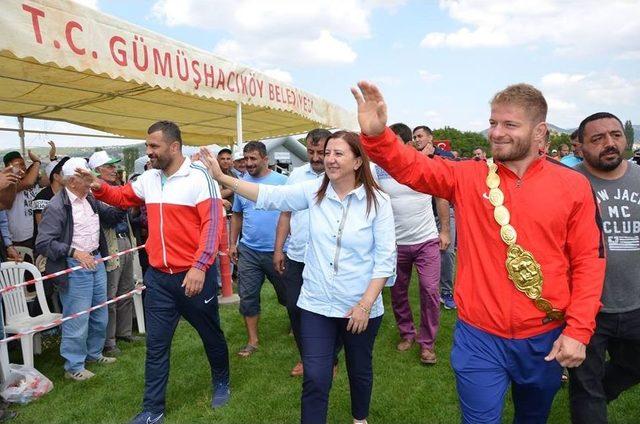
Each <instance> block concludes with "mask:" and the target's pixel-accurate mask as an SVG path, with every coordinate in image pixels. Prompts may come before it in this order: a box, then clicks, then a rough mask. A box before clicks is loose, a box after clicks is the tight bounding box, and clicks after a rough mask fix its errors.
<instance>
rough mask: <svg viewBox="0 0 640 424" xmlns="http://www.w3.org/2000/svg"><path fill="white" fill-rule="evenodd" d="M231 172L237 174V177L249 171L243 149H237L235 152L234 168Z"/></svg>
mask: <svg viewBox="0 0 640 424" xmlns="http://www.w3.org/2000/svg"><path fill="white" fill-rule="evenodd" d="M231 172H233V173H234V174H236V177H238V178H242V177H244V174H246V172H247V163H246V162H245V160H244V153H243V152H242V150H237V151H235V152H234V153H233V168H231Z"/></svg>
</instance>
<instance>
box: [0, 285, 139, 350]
mask: <svg viewBox="0 0 640 424" xmlns="http://www.w3.org/2000/svg"><path fill="white" fill-rule="evenodd" d="M144 289H146V287H145V286H140V287H136V288H135V289H133V290H131V291H130V292H127V293H125V294H122V295H120V296H117V297H114V298H113V299H111V300H107V301H106V302H102V303H100V304H98V305H95V306H92V307H90V308H89V309H85V310H84V311H80V312H76V313H75V314H71V315H68V316H66V317H63V318H59V319H57V320H54V321H52V322H50V323H48V324H42V325H36V326H35V327H32V328H30V329H29V330H27V331H22V332H20V333H16V334H14V335H13V336H11V337H5V338H4V339H1V340H0V343H8V342H10V341H12V340H18V339H19V338H21V337H24V336H26V335H28V334H33V333H38V332H40V331H44V330H48V329H49V328H53V327H56V326H58V325H60V324H62V323H63V322H65V321H69V320H71V319H74V318H78V317H79V316H81V315H86V314H88V313H90V312H92V311H95V310H96V309H100V308H104V307H105V306H107V305H110V304H112V303H115V302H118V301H120V300H122V299H126V298H127V297H131V296H133V295H134V294H140V293H142V290H144Z"/></svg>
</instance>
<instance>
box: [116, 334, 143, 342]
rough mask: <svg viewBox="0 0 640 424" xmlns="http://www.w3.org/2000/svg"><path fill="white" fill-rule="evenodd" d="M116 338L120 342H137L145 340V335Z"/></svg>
mask: <svg viewBox="0 0 640 424" xmlns="http://www.w3.org/2000/svg"><path fill="white" fill-rule="evenodd" d="M116 340H118V341H119V342H125V343H137V342H142V341H144V337H142V336H134V335H131V336H122V337H116Z"/></svg>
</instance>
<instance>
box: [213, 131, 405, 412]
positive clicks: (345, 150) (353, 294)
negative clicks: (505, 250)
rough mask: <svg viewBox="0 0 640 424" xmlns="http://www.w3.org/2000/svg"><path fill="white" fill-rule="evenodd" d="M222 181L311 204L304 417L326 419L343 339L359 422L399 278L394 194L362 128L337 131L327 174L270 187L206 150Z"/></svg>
mask: <svg viewBox="0 0 640 424" xmlns="http://www.w3.org/2000/svg"><path fill="white" fill-rule="evenodd" d="M202 152H203V161H204V162H205V163H206V164H207V167H208V168H209V172H210V173H211V174H212V176H213V177H214V178H215V179H216V180H217V181H218V182H219V183H221V184H223V185H225V186H227V187H231V188H232V189H233V190H234V191H236V192H238V193H240V194H241V195H242V196H244V197H246V198H248V199H252V200H255V201H256V207H257V208H264V209H279V210H294V211H298V210H304V209H309V222H313V225H311V226H310V232H309V244H308V246H307V250H306V253H305V257H304V259H305V260H304V262H305V268H304V272H303V274H302V278H303V284H302V289H301V292H300V297H299V299H298V306H299V307H300V308H301V309H302V313H301V330H300V333H301V339H302V354H303V357H302V359H303V364H304V381H303V385H302V387H303V389H302V390H303V391H302V402H301V404H302V405H301V406H302V411H301V414H302V417H301V421H302V422H303V423H325V422H326V420H327V409H328V403H329V391H330V389H331V380H332V368H333V361H334V353H335V347H336V345H337V343H338V342H339V341H342V342H343V344H344V350H345V358H346V364H347V374H348V376H349V386H350V390H351V414H352V416H353V421H354V423H364V422H366V418H367V416H368V414H369V404H370V402H371V390H372V387H373V369H372V357H373V345H374V341H375V337H376V335H377V332H378V329H379V328H380V323H381V321H382V314H383V312H384V309H383V305H382V296H381V291H382V288H383V287H384V286H385V284H387V283H389V282H390V283H391V284H392V281H393V278H392V277H393V276H394V274H395V264H396V240H395V227H394V222H393V212H392V209H391V202H390V200H389V197H388V196H387V195H386V194H384V193H383V192H382V191H381V189H380V187H379V186H378V185H377V183H376V182H375V180H374V179H373V176H372V174H371V168H370V166H369V160H368V158H367V156H366V154H365V153H364V151H363V150H362V147H361V145H360V140H359V138H358V135H357V134H355V133H352V132H347V131H338V132H336V133H335V134H333V135H332V136H331V137H329V138H328V139H327V142H326V145H325V157H324V165H325V177H324V178H322V179H321V180H315V181H306V182H303V183H301V184H295V185H283V186H266V185H262V184H260V185H257V184H251V183H249V182H247V181H239V180H235V179H233V178H231V177H228V176H226V175H224V174H223V173H222V172H221V171H220V168H219V166H218V165H217V161H216V160H215V158H213V157H212V156H211V154H209V153H208V152H207V151H205V150H203V151H202Z"/></svg>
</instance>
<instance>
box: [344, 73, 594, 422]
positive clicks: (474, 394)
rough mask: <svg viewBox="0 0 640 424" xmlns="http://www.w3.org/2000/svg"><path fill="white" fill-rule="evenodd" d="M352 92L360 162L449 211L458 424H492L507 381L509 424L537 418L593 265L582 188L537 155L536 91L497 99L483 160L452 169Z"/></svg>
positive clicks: (573, 175)
mask: <svg viewBox="0 0 640 424" xmlns="http://www.w3.org/2000/svg"><path fill="white" fill-rule="evenodd" d="M358 86H359V90H356V89H353V90H352V92H353V94H354V97H355V98H356V101H357V103H358V120H359V122H360V127H361V130H362V136H361V141H362V143H363V145H364V148H365V150H366V151H367V153H368V154H369V156H370V157H371V160H372V161H373V162H375V163H377V164H378V165H379V166H381V167H382V168H384V169H385V170H386V171H387V172H388V173H389V174H390V175H391V176H392V177H393V178H395V179H396V180H397V181H398V182H399V183H401V184H405V185H407V186H409V187H411V188H412V189H414V190H417V191H421V192H424V193H429V194H431V195H433V196H437V197H441V198H444V199H447V200H449V201H450V202H452V203H453V204H454V205H455V214H456V216H455V218H456V224H457V226H458V272H457V275H456V290H455V301H456V303H457V305H458V311H459V321H458V323H457V324H456V331H455V335H454V346H453V350H452V352H451V364H452V367H453V369H454V371H455V374H456V383H457V388H458V395H459V398H460V407H461V410H462V416H463V421H464V422H465V423H499V422H501V415H502V408H503V403H504V397H505V394H506V390H507V388H508V386H509V384H511V386H512V395H513V400H514V406H515V422H517V423H523V422H527V423H544V422H546V419H547V417H548V414H549V410H550V408H551V404H552V401H553V397H554V396H555V393H556V392H557V390H558V389H559V386H560V376H561V373H562V367H563V366H564V367H569V368H571V367H576V366H578V365H580V364H581V363H582V361H583V360H584V358H585V346H586V344H587V343H588V342H589V339H590V337H591V335H592V334H593V331H594V328H595V316H596V313H597V312H598V309H599V308H600V294H601V291H602V285H603V280H604V270H605V259H604V246H603V240H602V234H601V228H600V226H601V225H600V223H601V221H600V217H599V214H598V209H597V206H596V202H595V200H594V196H593V193H592V190H591V187H590V185H589V182H588V181H587V179H586V178H585V177H584V176H582V175H580V174H579V173H577V172H575V171H573V170H571V169H570V168H567V167H565V166H562V165H560V164H558V163H557V162H554V161H550V160H548V159H546V157H544V156H540V155H539V153H538V151H539V145H540V144H541V143H542V142H543V141H544V136H545V134H546V131H547V125H546V123H545V119H546V113H547V104H546V101H545V99H544V97H543V96H542V93H540V91H538V90H537V89H535V88H534V87H532V86H530V85H527V84H517V85H513V86H510V87H507V88H506V89H505V90H503V91H501V92H499V93H497V94H496V95H495V96H494V98H493V100H492V102H491V117H490V119H489V123H490V128H489V141H490V143H491V153H492V155H493V159H492V160H491V161H486V160H469V161H461V162H454V161H446V160H442V159H441V158H439V157H426V156H424V155H421V154H419V153H418V152H416V151H415V150H413V149H411V148H409V147H406V146H403V145H402V144H401V143H399V142H398V141H397V139H396V137H395V135H394V134H393V132H392V131H391V130H390V129H389V128H386V127H385V125H386V118H387V117H386V105H385V103H384V99H383V98H382V95H381V93H380V92H379V91H378V89H377V88H376V87H375V86H374V85H372V84H370V83H366V82H361V83H359V84H358ZM493 161H495V162H493Z"/></svg>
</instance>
